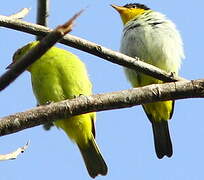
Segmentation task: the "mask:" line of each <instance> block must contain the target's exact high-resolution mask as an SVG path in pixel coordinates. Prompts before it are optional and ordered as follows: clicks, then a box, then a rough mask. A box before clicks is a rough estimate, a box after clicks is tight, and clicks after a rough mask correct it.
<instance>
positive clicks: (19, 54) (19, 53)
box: [7, 41, 39, 70]
mask: <svg viewBox="0 0 204 180" xmlns="http://www.w3.org/2000/svg"><path fill="white" fill-rule="evenodd" d="M37 43H39V42H38V41H34V42H31V43H29V44H27V45H25V46H23V47H22V48H20V49H18V50H17V51H16V52H15V53H14V55H13V62H12V63H11V64H9V65H8V66H7V69H9V68H11V67H12V66H13V65H14V64H15V63H16V62H17V61H18V60H19V59H20V58H21V57H22V56H23V55H25V54H26V53H27V52H28V51H29V50H31V49H32V48H33V47H34V46H36V45H37ZM27 70H29V67H28V69H27Z"/></svg>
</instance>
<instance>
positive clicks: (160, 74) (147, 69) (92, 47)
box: [0, 15, 185, 82]
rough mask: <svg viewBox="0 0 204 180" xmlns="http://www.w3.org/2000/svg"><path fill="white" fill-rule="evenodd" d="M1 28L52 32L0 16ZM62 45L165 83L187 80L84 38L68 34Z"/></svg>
mask: <svg viewBox="0 0 204 180" xmlns="http://www.w3.org/2000/svg"><path fill="white" fill-rule="evenodd" d="M0 26H3V27H7V28H11V29H15V30H18V31H22V32H26V33H29V34H33V35H38V36H45V35H46V34H47V33H49V32H50V31H51V29H49V28H46V27H44V26H40V25H36V24H32V23H28V22H25V21H21V20H13V19H11V18H9V17H6V16H2V15H0ZM60 42H61V43H62V44H65V45H68V46H71V47H73V48H76V49H79V50H82V51H85V52H87V53H90V54H93V55H95V56H98V57H101V58H103V59H105V60H107V61H110V62H112V63H115V64H119V65H121V66H125V67H128V68H131V69H134V70H136V71H138V72H142V73H145V74H147V75H150V76H152V77H155V78H157V79H160V80H163V81H165V82H172V81H179V80H185V79H183V78H181V77H176V76H174V75H173V74H172V73H167V72H165V71H163V70H161V69H159V68H157V67H155V66H152V65H150V64H147V63H144V62H142V60H139V58H132V57H129V56H126V55H124V54H121V53H119V52H116V51H112V50H110V49H108V48H105V47H103V46H101V45H98V44H96V43H93V42H90V41H87V40H85V39H82V38H78V37H76V36H73V35H70V34H67V35H66V36H65V37H64V38H63V39H62V40H60Z"/></svg>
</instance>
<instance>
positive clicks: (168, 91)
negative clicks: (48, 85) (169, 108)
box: [0, 79, 204, 136]
mask: <svg viewBox="0 0 204 180" xmlns="http://www.w3.org/2000/svg"><path fill="white" fill-rule="evenodd" d="M198 97H204V79H201V80H193V81H178V82H173V83H164V84H154V85H149V86H144V87H141V88H134V89H129V90H124V91H120V92H113V93H106V94H98V95H92V96H88V97H86V96H79V97H78V98H75V99H71V100H66V101H62V102H58V103H51V104H50V105H44V106H39V107H36V108H33V109H31V110H28V111H26V112H21V113H16V114H14V115H9V116H7V117H3V118H0V136H3V135H7V134H11V133H15V132H18V131H21V130H23V129H26V128H31V127H34V126H38V125H40V124H45V123H48V122H52V121H54V120H56V119H67V118H69V117H71V116H74V115H79V114H83V113H88V112H95V111H104V110H111V109H119V108H127V107H132V106H136V105H140V104H145V103H151V102H156V101H164V100H173V99H184V98H198Z"/></svg>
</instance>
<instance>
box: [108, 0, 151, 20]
mask: <svg viewBox="0 0 204 180" xmlns="http://www.w3.org/2000/svg"><path fill="white" fill-rule="evenodd" d="M111 6H112V7H113V8H114V9H115V10H116V11H118V13H119V14H120V16H121V19H122V21H123V24H126V23H127V22H128V21H130V20H132V19H134V18H136V17H137V16H139V15H141V14H143V13H144V12H146V11H150V9H149V8H148V7H147V6H145V5H143V4H139V3H133V4H126V5H125V6H116V5H113V4H112V5H111Z"/></svg>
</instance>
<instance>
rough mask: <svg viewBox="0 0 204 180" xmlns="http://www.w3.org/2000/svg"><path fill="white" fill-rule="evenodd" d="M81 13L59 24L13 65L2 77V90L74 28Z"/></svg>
mask: <svg viewBox="0 0 204 180" xmlns="http://www.w3.org/2000/svg"><path fill="white" fill-rule="evenodd" d="M80 14H81V11H80V12H79V13H77V14H76V15H74V16H73V18H71V19H70V20H69V21H67V22H66V23H65V24H63V25H61V26H58V27H57V28H56V29H54V30H53V31H51V32H50V33H49V34H48V35H47V36H45V37H44V38H43V39H42V40H41V41H40V43H39V44H38V45H37V46H35V47H34V48H33V49H32V50H31V51H29V52H28V53H26V54H25V55H24V56H23V57H22V58H21V59H19V61H17V62H16V63H15V64H13V65H12V66H11V68H10V69H9V70H8V71H7V72H5V73H4V74H3V75H2V76H1V77H0V91H1V90H3V89H4V88H6V87H7V86H8V85H9V84H10V83H11V82H13V81H14V80H15V79H16V78H17V77H18V76H19V75H20V74H21V73H22V72H24V71H25V70H26V69H27V67H29V66H30V65H31V64H32V63H34V62H35V61H36V60H37V59H39V58H40V57H41V56H42V55H43V54H44V53H45V52H46V51H47V50H48V49H49V48H51V47H52V46H53V45H54V44H55V43H56V42H57V41H58V40H60V39H61V38H62V37H63V36H64V35H65V34H66V33H68V32H70V31H71V30H72V24H73V22H74V20H75V19H76V18H77V17H78V16H79V15H80Z"/></svg>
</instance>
